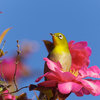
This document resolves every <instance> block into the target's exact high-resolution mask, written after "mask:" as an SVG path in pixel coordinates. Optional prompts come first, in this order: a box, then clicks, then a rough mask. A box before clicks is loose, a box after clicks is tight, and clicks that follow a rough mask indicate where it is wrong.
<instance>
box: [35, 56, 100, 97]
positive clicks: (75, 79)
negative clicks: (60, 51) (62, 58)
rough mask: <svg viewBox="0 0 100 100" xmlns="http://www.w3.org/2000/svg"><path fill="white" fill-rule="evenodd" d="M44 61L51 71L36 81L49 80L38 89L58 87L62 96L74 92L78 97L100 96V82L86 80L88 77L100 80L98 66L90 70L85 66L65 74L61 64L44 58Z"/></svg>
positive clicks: (40, 84) (39, 85)
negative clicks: (44, 78)
mask: <svg viewBox="0 0 100 100" xmlns="http://www.w3.org/2000/svg"><path fill="white" fill-rule="evenodd" d="M44 60H45V61H46V62H47V66H48V68H49V69H50V70H51V71H50V72H47V73H45V74H44V75H43V76H41V77H39V78H38V79H37V80H36V82H38V81H40V80H41V79H42V78H43V77H44V76H45V77H46V78H47V79H48V80H47V81H44V82H41V83H39V84H38V87H41V86H42V87H57V90H58V91H59V92H60V93H61V94H69V93H71V92H72V93H75V94H76V95H77V96H83V95H84V94H86V95H89V94H92V95H93V96H98V95H100V80H92V79H84V78H86V77H93V78H100V75H99V74H100V69H99V68H98V67H97V66H92V67H90V68H87V66H83V67H82V68H81V69H80V70H78V71H75V70H74V71H70V72H63V71H62V70H61V69H62V66H61V65H60V63H59V62H57V63H56V62H53V61H51V60H49V59H48V58H44Z"/></svg>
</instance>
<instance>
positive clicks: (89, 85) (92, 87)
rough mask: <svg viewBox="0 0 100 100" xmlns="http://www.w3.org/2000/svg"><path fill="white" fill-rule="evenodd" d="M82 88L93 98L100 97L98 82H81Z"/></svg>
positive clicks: (89, 80)
mask: <svg viewBox="0 0 100 100" xmlns="http://www.w3.org/2000/svg"><path fill="white" fill-rule="evenodd" d="M81 83H82V84H83V87H84V88H85V89H87V90H88V91H89V92H90V93H91V94H92V95H93V96H98V95H100V80H92V79H87V80H81Z"/></svg>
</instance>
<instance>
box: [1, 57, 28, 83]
mask: <svg viewBox="0 0 100 100" xmlns="http://www.w3.org/2000/svg"><path fill="white" fill-rule="evenodd" d="M15 61H16V60H15V59H14V58H6V59H5V60H4V61H2V72H3V74H4V77H5V79H7V80H8V81H12V80H13V76H14V72H15V66H16V65H15ZM0 72H1V64H0ZM26 72H27V70H26V66H25V65H24V64H23V63H22V62H21V61H20V62H19V63H18V66H17V73H16V78H17V79H18V78H20V77H21V76H23V75H24V74H25V73H26Z"/></svg>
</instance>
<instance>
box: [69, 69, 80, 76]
mask: <svg viewBox="0 0 100 100" xmlns="http://www.w3.org/2000/svg"><path fill="white" fill-rule="evenodd" d="M70 73H72V74H73V75H74V76H76V77H77V76H78V70H76V71H75V70H74V69H73V70H71V69H70Z"/></svg>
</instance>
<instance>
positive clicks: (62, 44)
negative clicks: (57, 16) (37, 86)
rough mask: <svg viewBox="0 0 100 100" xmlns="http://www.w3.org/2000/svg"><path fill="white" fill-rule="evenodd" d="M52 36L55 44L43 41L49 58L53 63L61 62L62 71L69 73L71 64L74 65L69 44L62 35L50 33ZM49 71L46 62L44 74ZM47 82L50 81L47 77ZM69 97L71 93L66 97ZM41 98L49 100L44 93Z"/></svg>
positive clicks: (52, 99)
mask: <svg viewBox="0 0 100 100" xmlns="http://www.w3.org/2000/svg"><path fill="white" fill-rule="evenodd" d="M50 35H51V36H52V40H53V42H50V41H48V40H43V42H44V44H45V46H46V48H47V51H48V53H49V54H48V56H47V58H49V59H50V60H51V61H53V62H58V61H59V62H60V64H61V66H62V69H61V70H62V71H63V72H66V71H67V72H69V71H70V67H71V63H72V57H71V53H70V51H69V47H68V42H67V39H66V37H65V36H64V35H63V34H62V33H54V34H53V33H50ZM49 71H50V69H49V68H48V66H47V63H46V62H45V65H44V74H45V73H46V72H49ZM46 80H48V79H47V78H46V77H45V81H46ZM55 94H56V93H55ZM69 95H70V93H69V94H68V95H66V97H68V96H69ZM39 98H40V99H39V100H48V99H47V97H46V96H45V94H43V93H40V96H39ZM41 98H42V99H41ZM54 99H55V98H54V97H53V98H51V99H50V100H54Z"/></svg>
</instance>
